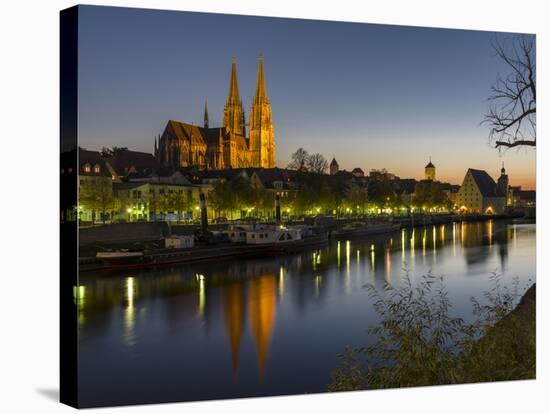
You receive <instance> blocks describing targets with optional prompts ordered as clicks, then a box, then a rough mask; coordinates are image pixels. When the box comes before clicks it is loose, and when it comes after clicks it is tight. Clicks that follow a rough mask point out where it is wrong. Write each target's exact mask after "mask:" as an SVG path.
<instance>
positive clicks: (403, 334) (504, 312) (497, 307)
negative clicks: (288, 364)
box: [329, 272, 536, 391]
mask: <svg viewBox="0 0 550 414" xmlns="http://www.w3.org/2000/svg"><path fill="white" fill-rule="evenodd" d="M491 281H492V288H491V290H490V291H489V292H486V294H485V303H481V302H479V301H477V300H475V299H473V298H472V303H473V312H474V315H475V316H476V317H477V318H476V320H475V322H473V323H466V322H465V321H464V320H463V319H462V318H458V317H454V316H452V314H451V309H452V306H451V303H450V301H449V298H448V293H447V291H446V289H445V285H444V281H443V278H442V277H435V276H432V275H425V276H423V277H422V279H421V281H420V282H419V284H418V285H417V286H413V285H412V283H411V280H410V277H409V274H408V273H407V272H406V273H405V276H404V278H403V282H404V283H403V286H402V287H400V288H394V287H392V286H390V285H386V286H385V288H384V292H383V293H381V292H378V291H377V290H376V288H375V287H373V286H368V290H369V295H370V297H371V298H372V299H373V302H374V310H375V312H376V313H377V314H378V316H379V317H380V323H379V325H377V326H375V327H371V328H370V329H369V334H370V335H372V336H373V337H374V342H373V344H372V345H369V346H366V347H361V348H358V349H353V348H347V349H346V350H345V352H344V353H343V354H341V355H339V358H340V365H339V366H338V367H337V368H336V369H335V370H334V372H333V375H332V382H331V384H330V385H329V390H330V391H351V390H360V389H380V388H397V387H413V386H425V385H441V384H458V383H467V382H480V381H498V380H513V379H526V378H534V377H535V355H536V352H535V304H534V302H535V300H534V293H532V294H531V295H530V296H529V298H528V295H525V297H524V299H525V300H524V301H522V305H521V306H518V307H517V308H516V305H517V304H518V302H519V298H520V295H519V293H518V282H517V280H516V281H515V282H514V286H513V289H511V290H510V289H508V288H505V287H503V286H502V285H501V277H500V276H498V275H493V276H492V277H491ZM531 290H532V291H533V292H534V286H533V288H532V289H530V291H531ZM526 298H527V299H526Z"/></svg>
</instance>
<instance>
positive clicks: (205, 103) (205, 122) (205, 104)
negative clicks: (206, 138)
mask: <svg viewBox="0 0 550 414" xmlns="http://www.w3.org/2000/svg"><path fill="white" fill-rule="evenodd" d="M208 125H209V121H208V99H205V100H204V127H205V128H208Z"/></svg>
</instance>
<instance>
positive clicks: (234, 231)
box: [212, 226, 249, 243]
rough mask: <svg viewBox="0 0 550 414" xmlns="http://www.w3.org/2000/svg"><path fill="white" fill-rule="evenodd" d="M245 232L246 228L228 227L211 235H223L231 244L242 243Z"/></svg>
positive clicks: (244, 240)
mask: <svg viewBox="0 0 550 414" xmlns="http://www.w3.org/2000/svg"><path fill="white" fill-rule="evenodd" d="M247 231H249V229H248V226H230V227H229V228H228V229H227V230H214V231H212V233H213V234H223V235H225V236H227V237H228V238H229V240H231V242H233V243H244V242H246V232H247Z"/></svg>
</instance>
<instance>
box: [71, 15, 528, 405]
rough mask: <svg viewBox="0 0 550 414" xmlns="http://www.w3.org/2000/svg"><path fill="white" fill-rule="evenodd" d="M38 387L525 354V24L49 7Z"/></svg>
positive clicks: (443, 368) (488, 368)
mask: <svg viewBox="0 0 550 414" xmlns="http://www.w3.org/2000/svg"><path fill="white" fill-rule="evenodd" d="M60 40H61V43H60V47H61V95H60V96H61V166H60V180H61V285H60V288H61V400H62V402H64V403H66V404H69V405H72V406H76V407H98V406H109V405H127V404H143V403H161V402H174V401H196V400H210V399H226V398H242V397H259V396H272V395H289V394H306V393H324V392H338V391H349V390H372V389H380V388H400V387H414V386H427V385H448V384H463V383H474V382H488V381H502V380H524V379H534V378H535V366H536V352H535V300H536V299H535V296H536V295H535V276H536V275H535V238H536V227H535V222H536V220H535V210H536V192H535V191H536V187H535V178H536V177H535V162H536V151H535V148H536V43H535V35H533V34H518V33H501V32H499V33H497V32H490V31H470V30H450V29H439V28H420V27H406V26H390V25H379V24H366V23H346V22H331V21H314V20H299V19H285V18H268V17H252V16H238V15H221V14H207V13H189V12H180V11H160V10H144V9H131V8H112V7H96V6H75V7H73V8H70V9H67V10H64V11H62V12H61V39H60Z"/></svg>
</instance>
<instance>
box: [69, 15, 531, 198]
mask: <svg viewBox="0 0 550 414" xmlns="http://www.w3.org/2000/svg"><path fill="white" fill-rule="evenodd" d="M80 10H81V12H80V34H79V41H80V51H79V69H80V72H79V88H80V90H79V92H80V95H79V99H80V101H79V133H80V142H81V146H83V147H85V148H88V149H94V150H99V149H101V147H103V146H106V147H111V146H126V147H129V148H130V149H134V150H138V151H148V152H152V150H153V143H154V138H153V137H154V136H155V135H156V134H158V133H162V131H163V129H164V127H165V125H166V122H167V121H168V120H169V119H176V120H180V121H185V122H195V123H197V124H201V123H202V111H203V107H204V100H205V99H206V98H208V108H209V114H210V125H211V126H219V125H220V123H221V119H222V111H223V105H224V102H225V99H226V97H227V94H228V88H229V75H230V66H231V57H232V56H235V57H236V58H237V74H238V80H239V91H240V94H241V98H242V100H243V106H244V109H245V112H246V116H247V120H248V113H249V109H250V103H251V99H252V96H253V94H254V87H255V82H256V70H257V62H258V55H259V53H260V52H262V53H263V56H264V71H265V77H266V84H267V91H268V94H269V97H270V99H271V104H272V108H273V119H274V123H275V143H276V145H277V160H276V161H277V165H278V166H279V167H285V166H286V165H287V163H288V162H289V160H290V155H291V154H292V153H293V152H294V151H295V150H296V149H297V148H299V147H303V148H305V149H307V150H308V151H310V152H320V153H322V154H323V155H324V156H325V157H326V158H327V159H328V160H329V161H330V160H331V159H332V156H335V157H336V159H337V161H338V162H339V164H340V168H345V169H348V170H351V169H352V168H354V167H361V168H362V169H363V170H364V171H365V172H368V171H369V170H370V169H372V168H387V169H388V170H389V171H391V172H394V173H395V174H397V175H399V176H400V177H402V178H405V177H414V178H423V174H424V165H425V164H426V163H427V161H428V157H429V156H431V157H432V161H433V163H434V164H435V165H436V167H437V176H438V177H437V178H438V179H440V180H444V181H450V182H452V183H457V184H460V183H461V182H462V179H463V177H464V174H465V172H466V170H467V168H468V167H472V168H479V169H485V170H487V171H488V172H489V173H490V174H491V175H492V176H493V177H494V178H496V177H497V174H498V172H499V170H500V166H501V163H502V162H503V161H504V163H505V166H506V169H507V170H508V173H509V175H510V181H511V184H512V185H522V186H523V187H524V188H534V186H535V151H534V150H532V149H512V150H507V151H504V152H502V153H499V151H498V150H495V149H494V148H491V147H490V145H489V142H488V132H489V130H488V127H487V126H486V125H480V122H481V121H482V120H483V114H484V113H485V111H486V110H487V107H488V102H487V97H488V96H489V88H490V87H491V85H492V83H493V82H494V81H495V79H496V77H497V75H498V74H499V73H501V74H502V75H506V74H507V72H508V70H507V68H506V67H505V66H504V65H503V64H502V63H501V61H499V59H498V58H497V57H496V56H495V55H494V52H493V50H492V49H491V44H490V42H491V39H493V38H494V37H495V36H498V37H500V38H503V39H506V38H507V36H508V35H506V34H502V33H501V34H495V33H492V32H477V31H463V30H445V29H429V28H416V27H404V26H387V25H374V24H357V23H339V22H323V21H309V20H297V19H275V18H264V17H247V16H230V15H219V14H201V13H185V12H169V11H155V10H143V9H127V8H110V7H93V6H84V7H82V6H81V9H80Z"/></svg>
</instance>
